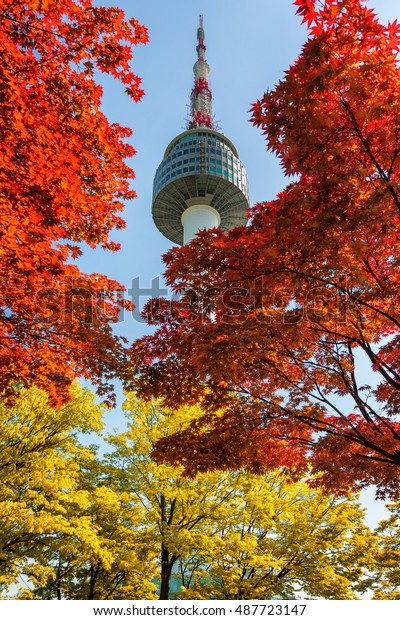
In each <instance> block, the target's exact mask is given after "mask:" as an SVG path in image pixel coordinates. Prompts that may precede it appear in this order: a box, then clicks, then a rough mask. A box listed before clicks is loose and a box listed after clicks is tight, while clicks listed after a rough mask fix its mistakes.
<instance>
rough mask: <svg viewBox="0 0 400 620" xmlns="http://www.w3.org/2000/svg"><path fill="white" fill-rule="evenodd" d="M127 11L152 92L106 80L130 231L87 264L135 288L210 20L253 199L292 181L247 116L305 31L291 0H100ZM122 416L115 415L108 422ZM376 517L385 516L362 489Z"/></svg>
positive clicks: (396, 8)
mask: <svg viewBox="0 0 400 620" xmlns="http://www.w3.org/2000/svg"><path fill="white" fill-rule="evenodd" d="M97 3H98V4H102V5H107V6H115V5H118V6H119V7H121V8H122V9H123V10H124V11H125V13H126V15H127V16H128V17H135V18H136V19H138V20H139V22H141V23H143V24H144V25H146V26H147V27H148V29H149V34H150V42H149V43H148V44H147V45H146V46H140V47H138V48H136V49H135V50H134V61H133V67H134V70H135V72H136V73H137V74H138V75H140V76H141V77H142V79H143V87H144V89H145V91H146V95H145V97H144V98H143V100H142V101H141V102H140V103H137V104H134V103H133V102H131V101H130V100H129V98H128V97H127V96H126V95H125V94H124V91H123V88H121V87H120V86H119V85H118V84H116V83H115V82H114V81H113V80H112V79H111V78H110V79H103V80H102V83H103V86H104V106H103V110H104V112H105V113H106V114H107V116H108V117H109V118H110V120H111V121H113V122H118V123H120V124H121V125H124V126H128V127H131V128H132V130H133V136H132V139H131V143H132V144H133V146H134V147H135V149H136V151H137V154H136V156H135V157H134V158H133V159H132V162H131V163H132V167H133V168H134V170H135V173H136V178H135V180H134V182H133V187H134V189H135V190H136V192H137V198H136V199H135V200H133V201H132V202H130V203H128V204H127V206H126V209H125V212H124V219H125V220H126V229H125V230H124V231H120V232H117V233H114V235H113V239H114V240H116V241H119V242H120V243H121V244H122V250H121V251H120V252H118V253H116V254H112V253H109V252H107V253H105V252H102V251H85V253H84V256H83V257H82V258H81V259H80V261H79V262H80V266H81V268H82V270H84V271H87V272H101V273H106V274H107V275H108V276H109V277H111V278H114V279H116V280H118V281H119V282H121V283H122V284H124V285H125V286H126V287H127V288H130V286H131V281H132V280H133V279H134V278H137V277H139V278H140V286H141V287H142V288H148V287H149V286H150V285H151V281H152V279H154V278H156V277H158V276H160V277H161V276H162V273H163V264H162V260H161V256H162V254H163V253H164V252H165V251H166V250H168V249H169V248H170V247H171V242H169V241H168V240H167V239H165V238H164V237H163V236H162V235H161V233H159V232H158V230H157V229H156V228H155V226H154V224H153V221H152V217H151V199H152V183H153V177H154V174H155V171H156V169H157V166H158V165H159V163H160V162H161V159H162V157H163V153H164V150H165V147H166V146H167V145H168V144H169V142H170V141H171V139H172V138H173V137H174V136H175V135H177V134H178V133H180V132H181V131H182V130H183V129H185V119H186V117H187V113H188V103H189V95H190V91H191V88H192V85H193V73H192V66H193V63H194V62H195V60H196V51H195V46H196V30H197V25H198V18H199V14H203V16H204V27H205V44H206V47H207V52H206V59H207V61H208V63H209V64H210V67H211V73H210V85H211V89H212V92H213V111H214V115H215V119H216V121H217V122H218V124H219V127H220V130H221V131H222V132H223V133H224V134H225V135H226V136H227V137H228V138H229V139H230V140H232V141H233V143H234V144H235V146H236V148H237V149H238V152H239V157H240V159H241V160H242V162H243V164H244V165H245V167H246V168H247V173H248V177H249V186H250V199H251V203H252V204H254V203H255V202H258V201H262V200H268V199H272V198H274V196H275V195H276V193H277V192H278V191H280V190H281V189H283V187H284V186H285V185H286V182H287V181H286V179H285V178H284V177H283V175H282V173H281V170H280V166H279V163H278V162H277V160H276V159H275V157H274V156H273V155H271V154H269V153H267V151H266V148H265V141H264V138H263V137H262V135H261V133H260V131H259V130H258V129H257V128H254V127H253V126H252V125H251V123H250V122H249V118H250V115H249V109H250V106H251V104H252V103H253V102H255V101H256V100H257V99H258V98H260V97H261V96H262V95H263V93H264V91H265V90H266V89H268V88H273V87H274V85H275V84H276V83H277V82H278V81H279V80H280V79H281V78H282V77H283V74H284V71H285V70H286V69H287V68H288V67H289V66H290V64H291V63H293V61H294V60H295V59H296V58H297V56H298V54H299V52H300V50H301V47H302V45H303V44H304V42H305V40H306V38H307V31H306V28H305V27H304V26H301V20H300V19H299V17H298V16H296V8H295V7H294V6H293V5H292V2H291V0H279V1H278V0H246V2H243V0H189V1H188V0H169V1H165V0H146V1H145V2H144V1H143V0H142V1H141V2H135V1H133V0H114V1H108V0H98V2H97ZM368 4H369V6H370V7H372V8H375V9H376V11H377V13H378V15H379V16H380V17H381V19H382V21H387V20H393V19H395V18H400V5H399V1H398V0H371V1H370V2H369V3H368ZM117 331H118V333H121V334H124V335H125V336H127V337H128V338H129V339H130V340H134V339H135V338H137V337H139V336H141V335H143V334H145V333H148V332H149V328H148V327H147V326H146V325H145V324H144V323H139V322H138V321H136V320H134V319H133V318H132V317H126V318H125V320H124V321H123V322H121V324H120V325H119V326H118V328H117ZM122 424H123V418H122V416H121V414H120V413H119V412H110V414H109V415H108V425H107V426H108V428H110V429H111V428H113V427H119V426H120V425H122ZM365 497H366V501H367V504H368V506H369V507H370V508H369V514H370V521H371V522H375V521H376V519H378V518H379V517H380V516H381V514H382V512H381V509H380V507H379V504H378V503H374V501H373V500H372V499H371V498H372V494H371V493H369V494H368V493H366V494H365Z"/></svg>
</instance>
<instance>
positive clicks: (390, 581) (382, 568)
mask: <svg viewBox="0 0 400 620" xmlns="http://www.w3.org/2000/svg"><path fill="white" fill-rule="evenodd" d="M387 508H388V510H389V512H390V516H389V518H388V519H385V520H384V521H381V522H380V524H379V526H378V527H377V529H376V530H375V532H376V535H377V536H378V540H379V551H378V553H377V555H376V570H375V572H374V574H373V576H372V579H371V581H370V587H371V589H372V590H373V591H374V598H375V599H392V600H400V503H399V502H393V503H391V504H389V505H388V507H387Z"/></svg>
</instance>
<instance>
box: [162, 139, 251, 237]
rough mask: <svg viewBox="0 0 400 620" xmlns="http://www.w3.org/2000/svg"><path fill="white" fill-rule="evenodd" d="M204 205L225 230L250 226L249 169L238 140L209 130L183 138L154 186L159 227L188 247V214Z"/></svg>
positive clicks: (170, 149) (172, 145)
mask: <svg viewBox="0 0 400 620" xmlns="http://www.w3.org/2000/svg"><path fill="white" fill-rule="evenodd" d="M199 202H201V204H202V205H209V206H210V207H213V208H214V209H215V210H216V211H218V213H219V216H220V218H221V228H222V229H223V230H230V229H231V228H234V227H235V226H241V225H243V224H245V223H246V210H247V208H248V207H249V191H248V182H247V174H246V170H245V168H244V166H243V164H242V163H241V161H240V160H239V158H238V153H237V151H236V148H235V147H234V145H233V144H232V142H231V141H230V140H228V138H226V137H225V136H224V135H223V134H221V133H219V132H217V131H214V130H213V129H208V128H203V127H200V128H196V129H190V130H189V131H185V132H184V133H182V134H180V135H179V136H177V137H176V138H175V139H174V140H173V141H172V142H171V143H170V144H169V146H168V147H167V149H166V151H165V154H164V159H163V161H162V162H161V164H160V166H159V167H158V169H157V172H156V175H155V177H154V186H153V218H154V222H155V224H156V226H157V228H158V229H159V230H160V232H162V234H163V235H165V236H166V237H167V238H168V239H170V241H173V242H174V243H177V244H179V245H182V243H183V225H182V222H181V217H182V214H183V213H184V211H185V210H186V209H188V208H189V207H191V206H193V205H194V204H199Z"/></svg>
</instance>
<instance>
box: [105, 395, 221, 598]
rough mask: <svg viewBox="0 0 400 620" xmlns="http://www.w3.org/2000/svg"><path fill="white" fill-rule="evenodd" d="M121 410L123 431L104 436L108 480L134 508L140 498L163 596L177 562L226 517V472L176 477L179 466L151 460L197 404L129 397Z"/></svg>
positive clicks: (200, 544)
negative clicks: (108, 448) (173, 405)
mask: <svg viewBox="0 0 400 620" xmlns="http://www.w3.org/2000/svg"><path fill="white" fill-rule="evenodd" d="M125 410H126V412H127V418H128V421H129V425H128V430H127V432H125V433H122V434H119V435H114V436H111V437H110V438H109V443H110V444H111V445H112V446H113V448H114V450H113V452H112V453H111V454H110V455H109V457H108V458H109V476H110V482H111V481H114V485H116V487H117V488H119V489H121V490H124V491H126V492H128V493H130V494H131V504H132V505H133V506H134V505H135V504H137V503H138V502H139V503H140V504H141V506H142V507H143V511H144V521H143V523H142V526H141V530H142V534H143V535H149V536H151V537H152V540H153V549H154V550H157V552H158V561H159V584H160V587H159V598H160V599H162V600H167V599H169V597H170V595H171V592H170V586H171V578H172V577H173V572H174V570H176V569H177V567H178V562H179V560H182V559H183V558H188V557H190V556H191V554H192V552H193V550H196V549H199V548H204V547H206V546H207V545H208V544H209V541H210V534H211V533H212V531H213V529H215V525H214V524H215V523H216V522H218V520H219V519H221V518H226V517H227V512H228V510H229V506H228V504H227V501H228V499H229V495H230V494H231V493H232V491H231V489H230V488H229V484H228V478H229V475H228V474H225V475H222V474H221V473H220V472H214V473H209V474H202V475H199V476H197V477H196V479H195V480H189V479H188V478H184V477H183V476H182V475H181V473H182V468H178V467H173V466H170V465H164V464H159V463H157V462H155V461H154V460H153V459H152V458H151V452H152V448H153V446H154V444H155V442H156V441H157V440H158V439H159V438H160V437H162V436H166V435H168V433H171V432H174V431H175V430H177V429H179V428H181V427H183V426H185V425H186V424H187V423H188V422H189V421H190V420H192V419H193V417H194V416H195V415H197V414H198V408H197V407H185V406H183V407H181V408H180V409H179V410H178V411H169V410H167V409H166V410H163V409H162V408H161V406H160V404H159V403H155V402H144V401H141V400H139V399H137V398H136V397H135V396H134V395H131V396H130V397H129V398H128V400H127V401H126V403H125ZM204 524H207V525H208V528H207V527H205V525H204Z"/></svg>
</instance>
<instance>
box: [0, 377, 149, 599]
mask: <svg viewBox="0 0 400 620" xmlns="http://www.w3.org/2000/svg"><path fill="white" fill-rule="evenodd" d="M71 396H72V400H71V401H70V402H69V403H68V404H66V405H65V406H63V407H61V408H59V409H53V408H52V407H50V406H49V402H48V397H47V396H46V394H45V393H44V392H42V391H40V390H38V389H31V390H29V391H27V392H25V393H23V394H22V397H21V398H20V400H18V401H17V402H16V404H15V405H14V407H12V408H10V406H9V405H7V404H4V403H0V471H1V478H0V584H1V586H2V588H3V592H5V593H7V586H9V585H11V584H15V583H17V582H18V581H19V582H20V578H21V577H22V576H23V577H26V578H28V585H29V587H27V588H25V589H22V591H21V592H20V593H19V596H20V597H21V598H60V599H61V598H82V599H90V598H100V599H102V598H115V597H117V598H118V597H121V596H122V597H123V596H126V597H127V598H131V597H133V598H135V597H137V596H139V594H142V593H143V592H144V593H146V594H148V595H149V596H151V594H152V592H153V591H154V586H153V585H152V584H151V582H148V583H147V582H146V581H145V580H143V566H144V564H143V562H144V558H143V552H142V548H143V543H141V547H140V546H139V544H138V534H137V532H136V529H135V528H136V525H137V524H138V522H139V521H140V519H141V516H140V514H139V512H138V511H134V510H132V509H130V510H129V514H127V513H126V511H125V510H124V506H125V501H126V499H127V498H126V496H124V494H123V493H118V492H117V491H116V490H111V489H109V488H107V487H106V486H105V485H104V484H102V483H101V480H100V470H101V467H100V464H99V463H98V462H97V461H96V452H95V449H94V448H93V447H87V446H86V447H85V446H83V445H82V444H81V442H80V441H79V439H78V434H79V433H92V432H98V431H99V430H100V429H101V427H102V413H103V410H102V407H101V406H99V405H98V404H96V402H95V397H94V395H93V394H92V393H91V392H89V391H88V390H82V389H81V388H80V387H79V386H74V387H73V389H72V394H71Z"/></svg>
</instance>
